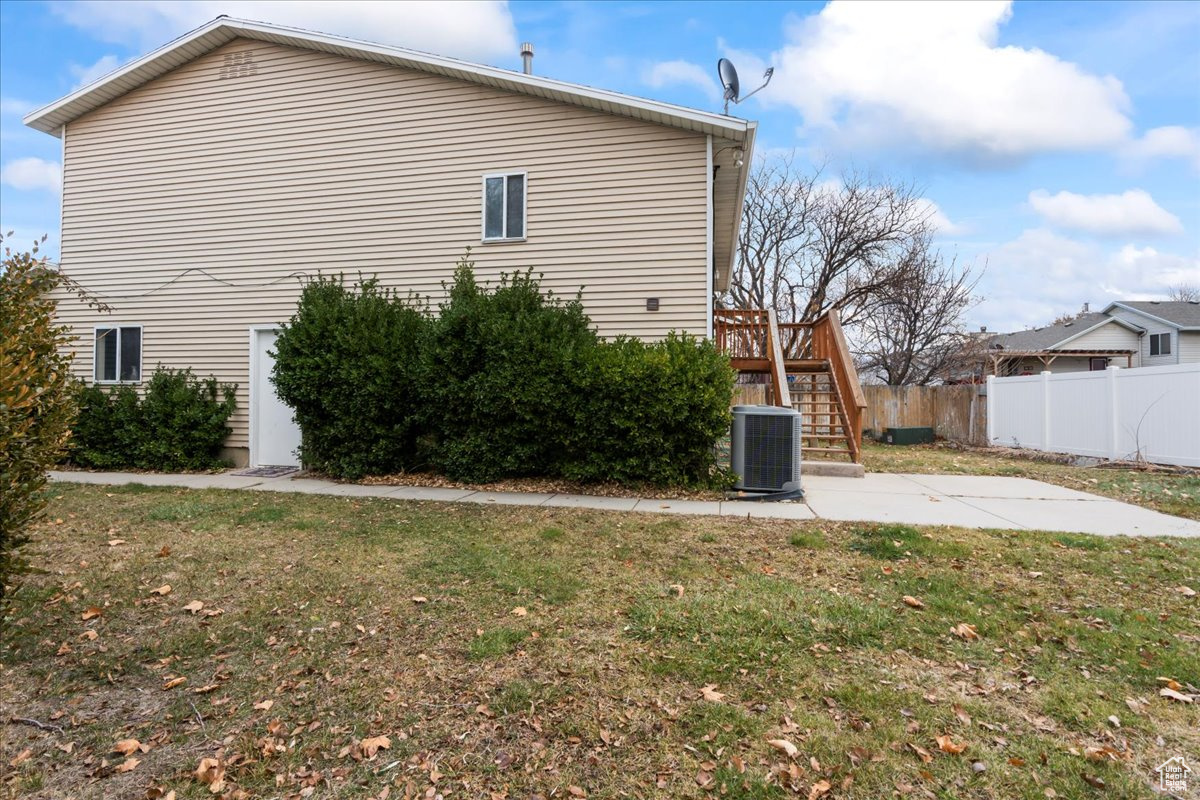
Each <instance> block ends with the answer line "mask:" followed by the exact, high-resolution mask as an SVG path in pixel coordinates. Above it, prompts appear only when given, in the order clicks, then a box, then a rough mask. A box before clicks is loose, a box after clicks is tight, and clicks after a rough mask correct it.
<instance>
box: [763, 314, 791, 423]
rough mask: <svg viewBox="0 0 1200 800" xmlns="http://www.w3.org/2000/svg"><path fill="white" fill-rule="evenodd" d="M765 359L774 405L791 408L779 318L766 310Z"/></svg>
mask: <svg viewBox="0 0 1200 800" xmlns="http://www.w3.org/2000/svg"><path fill="white" fill-rule="evenodd" d="M767 354H768V355H767V357H768V358H770V360H771V384H772V387H773V390H774V394H775V405H777V406H780V407H782V408H791V407H792V394H791V392H790V391H789V389H788V381H787V364H786V363H784V359H783V343H782V342H781V341H780V339H779V316H778V315H777V314H776V313H775V309H773V308H768V309H767Z"/></svg>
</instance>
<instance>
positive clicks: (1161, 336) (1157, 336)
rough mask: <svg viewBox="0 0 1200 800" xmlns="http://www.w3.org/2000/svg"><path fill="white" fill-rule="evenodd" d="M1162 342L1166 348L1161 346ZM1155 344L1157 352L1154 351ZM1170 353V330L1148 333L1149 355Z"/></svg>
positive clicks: (1167, 354) (1156, 356) (1157, 355)
mask: <svg viewBox="0 0 1200 800" xmlns="http://www.w3.org/2000/svg"><path fill="white" fill-rule="evenodd" d="M1163 342H1166V348H1165V349H1164V348H1163ZM1155 345H1158V352H1157V353H1156V352H1154V347H1155ZM1169 355H1171V332H1170V331H1163V332H1162V333H1152V334H1150V356H1151V358H1158V357H1159V356H1169Z"/></svg>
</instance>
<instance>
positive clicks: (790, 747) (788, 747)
mask: <svg viewBox="0 0 1200 800" xmlns="http://www.w3.org/2000/svg"><path fill="white" fill-rule="evenodd" d="M767 744H769V745H771V747H774V748H775V749H776V750H778V751H780V752H781V753H785V754H786V755H787V757H788V758H795V757H796V754H797V753H799V752H800V748H798V747H796V745H794V744H792V743H791V742H789V741H788V740H787V739H768V740H767Z"/></svg>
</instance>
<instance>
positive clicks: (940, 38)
mask: <svg viewBox="0 0 1200 800" xmlns="http://www.w3.org/2000/svg"><path fill="white" fill-rule="evenodd" d="M1011 13H1012V7H1011V5H1010V3H1009V2H996V1H995V0H992V1H991V2H969V3H968V2H958V3H944V2H928V1H926V2H906V3H895V2H865V1H863V2H845V1H844V0H834V2H831V3H829V4H828V5H826V6H825V7H824V9H822V10H821V11H820V12H819V13H818V14H816V15H813V16H810V17H806V18H803V19H795V18H793V19H792V20H791V21H790V22H789V24H788V26H787V30H786V36H787V39H788V44H787V45H785V46H784V47H783V49H782V50H780V51H778V52H776V53H774V54H773V63H774V64H775V65H776V67H777V69H776V75H775V80H774V81H773V82H772V84H771V86H770V87H769V88H768V89H767V90H766V91H765V92H764V93H763V96H764V98H765V102H767V103H771V104H780V103H781V104H785V105H790V106H793V107H795V108H796V109H798V110H799V111H800V112H801V113H802V114H803V116H804V122H805V126H806V128H807V131H808V132H809V133H812V132H814V131H815V130H824V131H825V132H827V133H830V134H836V137H837V139H838V140H839V141H841V142H842V143H844V144H845V143H849V144H850V145H852V146H855V145H857V146H872V145H875V146H877V145H880V144H884V143H890V144H894V145H899V146H902V147H912V148H916V149H921V150H928V151H933V152H937V153H945V154H951V155H955V156H960V157H968V158H972V159H981V160H1006V159H1016V158H1022V157H1025V156H1029V155H1031V154H1034V153H1039V152H1046V151H1063V150H1089V149H1103V148H1110V147H1114V146H1117V145H1120V144H1122V143H1123V142H1125V141H1126V139H1127V138H1128V135H1129V131H1130V128H1131V123H1130V120H1129V117H1128V109H1129V99H1128V97H1127V96H1126V94H1125V91H1124V89H1123V88H1122V86H1121V83H1120V82H1119V81H1118V80H1117V79H1116V78H1113V77H1111V76H1097V75H1093V74H1089V73H1088V72H1085V71H1084V70H1083V69H1082V68H1080V67H1079V66H1077V65H1075V64H1073V63H1070V62H1068V61H1063V60H1061V59H1059V58H1057V57H1056V56H1054V55H1052V54H1050V53H1047V52H1044V51H1042V50H1038V49H1027V48H1022V47H1017V46H1012V45H1004V46H1001V45H999V44H998V40H999V33H1000V28H1001V26H1002V25H1004V24H1005V23H1006V22H1007V21H1008V20H1009V18H1010V16H1011ZM739 66H741V65H740V64H739Z"/></svg>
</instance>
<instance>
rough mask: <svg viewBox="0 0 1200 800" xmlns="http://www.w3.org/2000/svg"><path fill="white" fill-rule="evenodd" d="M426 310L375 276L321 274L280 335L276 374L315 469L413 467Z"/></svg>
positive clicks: (343, 472) (358, 472) (354, 472)
mask: <svg viewBox="0 0 1200 800" xmlns="http://www.w3.org/2000/svg"><path fill="white" fill-rule="evenodd" d="M425 334H426V315H425V314H424V313H423V311H422V309H421V308H420V307H419V304H417V303H416V302H415V301H413V300H412V299H411V298H402V297H399V296H397V295H395V294H394V293H392V292H389V291H387V290H384V289H381V288H380V287H379V285H378V283H377V282H376V281H374V280H366V281H361V282H360V283H359V284H358V286H357V287H356V289H355V290H354V291H351V290H348V289H347V288H346V287H345V286H344V285H343V282H342V279H341V278H340V277H338V278H324V277H321V278H317V279H316V280H314V281H313V282H311V283H309V284H308V285H307V286H306V287H305V289H304V293H303V295H302V296H301V298H300V303H299V306H298V308H297V309H296V314H295V316H293V318H292V321H291V323H289V324H287V325H284V326H283V329H282V331H281V332H280V335H279V337H278V339H277V340H276V342H275V350H276V357H275V371H274V373H273V375H272V380H273V381H274V383H275V388H276V390H277V392H278V394H279V397H280V399H281V400H283V401H284V402H285V403H287V404H288V405H289V406H291V407H292V409H293V410H294V412H295V417H296V422H297V424H298V425H299V426H300V431H301V445H300V455H301V459H302V460H303V462H304V463H305V464H306V465H307V466H308V467H310V468H311V469H316V470H319V471H321V472H327V473H330V474H332V475H338V476H341V477H345V478H358V477H361V476H362V475H365V474H372V473H374V474H387V473H392V472H398V471H401V470H403V469H407V468H409V467H412V466H413V465H414V463H415V460H416V440H417V435H418V433H419V430H420V428H419V425H418V419H417V412H418V410H419V409H420V407H421V403H420V399H419V398H418V396H417V382H416V381H417V377H416V373H417V371H418V368H419V359H420V345H421V341H422V339H423V337H424V336H425Z"/></svg>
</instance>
